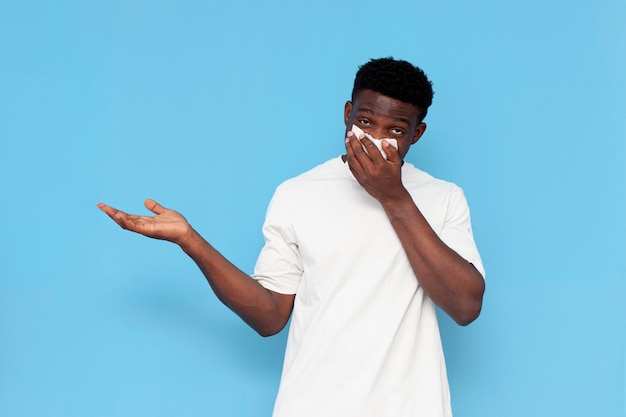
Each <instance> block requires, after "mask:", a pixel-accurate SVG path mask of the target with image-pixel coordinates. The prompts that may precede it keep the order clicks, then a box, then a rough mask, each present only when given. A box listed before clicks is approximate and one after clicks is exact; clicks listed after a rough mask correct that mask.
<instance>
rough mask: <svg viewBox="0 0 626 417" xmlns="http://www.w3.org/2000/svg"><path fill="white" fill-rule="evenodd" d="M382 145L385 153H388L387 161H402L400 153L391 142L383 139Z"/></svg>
mask: <svg viewBox="0 0 626 417" xmlns="http://www.w3.org/2000/svg"><path fill="white" fill-rule="evenodd" d="M382 147H383V150H384V151H385V153H386V154H387V161H389V162H392V163H394V164H395V163H399V162H401V161H400V154H399V153H398V150H397V149H396V148H395V147H394V146H393V145H391V144H389V142H387V141H386V140H383V141H382Z"/></svg>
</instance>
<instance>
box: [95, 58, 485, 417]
mask: <svg viewBox="0 0 626 417" xmlns="http://www.w3.org/2000/svg"><path fill="white" fill-rule="evenodd" d="M432 95H433V92H432V86H431V83H430V81H428V79H427V77H426V75H425V74H424V73H423V72H422V70H420V69H419V68H417V67H414V66H413V65H412V64H410V63H408V62H406V61H399V60H394V59H392V58H383V59H377V60H371V61H370V62H368V63H366V64H365V65H363V66H362V67H361V68H360V69H359V71H358V72H357V75H356V78H355V83H354V88H353V92H352V100H351V101H348V102H347V103H346V105H345V111H344V121H345V124H346V154H345V155H342V156H341V157H337V158H334V159H332V160H330V161H328V162H326V163H324V164H322V165H320V166H318V167H316V168H314V169H312V170H310V171H308V172H306V173H304V174H302V175H300V176H298V177H296V178H293V179H290V180H288V181H286V182H284V183H283V184H281V185H280V186H279V187H278V188H277V190H276V193H275V194H274V197H273V198H272V202H271V203H270V206H269V209H268V212H267V217H266V221H265V224H264V226H263V233H264V236H265V241H266V243H265V246H264V248H263V249H262V251H261V254H260V255H259V259H258V261H257V265H256V267H255V271H254V274H253V275H252V276H249V275H247V274H246V273H244V272H242V271H240V270H239V269H237V268H236V267H235V266H234V265H232V264H231V263H230V262H229V261H228V260H226V259H225V258H224V257H223V256H222V255H221V254H220V253H219V252H217V251H216V250H215V249H214V248H213V247H212V246H211V245H210V244H209V243H207V242H206V241H205V240H204V239H203V238H202V237H201V236H200V235H199V234H198V233H197V232H196V231H195V230H194V229H193V228H192V227H191V226H190V225H189V224H188V223H187V221H186V220H185V218H184V217H183V216H182V215H180V214H179V213H177V212H175V211H173V210H169V209H166V208H164V207H162V206H161V205H159V204H158V203H156V202H155V201H153V200H146V207H147V208H148V209H150V210H151V211H152V212H154V213H155V214H156V216H154V217H148V216H137V215H129V214H126V213H124V212H122V211H119V210H116V209H114V208H112V207H109V206H107V205H105V204H102V203H100V204H99V205H98V206H99V207H100V208H101V209H102V210H103V211H104V212H105V213H106V214H108V215H109V216H110V217H111V218H112V219H113V220H114V221H115V222H116V223H118V224H119V225H120V226H121V227H123V228H125V229H128V230H131V231H134V232H137V233H141V234H144V235H146V236H149V237H153V238H157V239H164V240H168V241H171V242H174V243H176V244H178V245H179V246H180V247H181V248H182V249H183V250H184V251H185V252H186V253H187V254H188V255H189V256H190V257H191V258H192V259H193V260H194V261H195V262H196V263H197V264H198V266H199V267H200V269H201V270H202V272H203V273H204V275H205V276H206V278H207V280H208V282H209V284H210V285H211V287H212V288H213V290H214V291H215V294H216V295H217V296H218V298H219V299H220V300H221V301H222V302H223V303H224V304H226V305H227V306H228V307H229V308H231V309H232V310H233V311H234V312H235V313H237V314H238V315H239V316H240V317H241V318H242V319H243V320H245V321H246V322H247V323H248V324H249V325H250V326H252V327H253V328H254V329H255V330H256V331H258V332H259V333H260V334H261V335H271V334H275V333H277V332H279V331H280V330H281V329H282V328H283V327H284V326H285V324H286V323H287V320H288V319H289V317H290V316H292V320H291V324H290V329H289V337H288V342H287V350H286V354H285V362H284V368H283V375H282V378H281V385H280V389H279V393H278V398H277V400H276V405H275V409H274V416H275V417H294V416H297V417H307V416H316V417H319V416H324V417H333V416H337V417H339V416H341V417H350V416H354V417H357V416H358V417H368V416H372V417H374V416H377V417H378V416H393V417H416V416H428V417H433V416H450V415H451V410H450V399H449V389H448V382H447V377H446V370H445V363H444V359H443V352H442V348H441V341H440V337H439V329H438V324H437V318H436V314H435V305H438V306H439V307H441V308H442V309H443V310H444V311H445V312H446V313H447V314H449V315H450V316H451V317H452V318H453V319H454V320H455V321H457V322H458V323H459V324H461V325H466V324H469V323H470V322H472V321H473V320H474V319H476V318H477V317H478V315H479V313H480V309H481V305H482V297H483V292H484V280H483V276H484V270H483V267H482V263H481V260H480V256H479V254H478V251H477V250H476V246H475V244H474V241H473V237H472V232H471V225H470V217H469V209H468V207H467V203H466V201H465V198H464V196H463V193H462V191H461V190H460V188H458V187H457V186H455V185H454V184H451V183H448V182H444V181H441V180H437V179H435V178H433V177H431V176H430V175H428V174H426V173H425V172H423V171H420V170H418V169H417V168H415V167H414V166H412V165H411V164H409V163H404V161H403V159H404V156H405V155H406V153H407V152H408V150H409V148H410V146H411V145H413V144H414V143H416V142H417V141H418V140H419V139H420V137H421V136H422V135H423V134H424V131H425V130H426V124H424V123H423V119H424V117H425V116H426V113H427V110H428V107H429V106H430V104H431V102H432ZM354 126H356V127H358V128H359V129H361V131H362V132H364V133H365V134H366V135H363V134H362V133H359V137H357V136H356V135H355V134H354V133H353V132H352V130H353V127H354ZM371 139H374V141H376V140H380V139H383V140H382V141H381V145H380V146H381V149H382V151H384V154H385V155H386V158H385V157H384V156H383V153H381V152H380V151H379V149H378V148H377V146H376V145H375V143H374V141H373V140H371ZM394 141H395V143H396V144H397V150H396V148H395V147H394V146H392V142H394Z"/></svg>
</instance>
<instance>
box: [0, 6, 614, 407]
mask: <svg viewBox="0 0 626 417" xmlns="http://www.w3.org/2000/svg"><path fill="white" fill-rule="evenodd" d="M91 3H92V4H88V2H78V1H59V2H43V1H22V2H3V3H2V5H0V51H1V55H0V56H1V57H2V58H1V64H2V65H0V75H1V77H0V139H1V148H0V150H1V151H0V160H1V163H0V185H1V190H2V194H1V204H0V219H1V221H2V231H1V232H0V415H2V416H16V417H18V416H41V415H46V416H64V417H68V416H172V415H179V416H201V415H205V416H206V415H209V416H212V415H215V416H222V417H228V416H269V415H270V412H271V408H272V404H273V400H274V395H275V392H276V389H277V385H278V379H279V375H280V367H281V361H282V353H283V349H284V343H285V334H284V332H283V333H282V334H280V335H278V336H277V337H274V338H270V339H262V338H260V337H258V336H257V335H256V334H255V333H254V332H252V331H251V330H249V329H248V328H247V327H246V326H245V325H244V324H243V323H241V322H240V321H239V319H238V318H237V317H236V316H234V315H233V314H232V313H231V312H230V311H228V310H227V309H226V308H225V307H223V306H222V305H221V304H220V303H219V302H218V301H217V300H216V298H215V297H214V296H213V295H212V293H211V291H210V289H209V287H208V285H206V283H205V282H204V279H203V278H202V276H201V274H200V273H199V272H198V271H197V270H196V268H195V266H194V264H193V263H192V262H191V261H189V260H188V259H186V257H185V255H184V254H183V253H182V252H181V251H180V250H179V249H177V248H176V247H174V246H173V245H171V244H168V243H164V242H156V241H150V240H147V239H145V238H142V237H140V236H135V235H131V234H128V233H125V232H123V231H121V230H119V229H118V228H117V227H116V226H115V225H114V224H112V223H111V222H110V220H109V219H108V218H106V217H105V216H104V215H103V214H102V213H100V212H99V211H98V210H97V209H96V207H95V204H96V202H98V201H105V202H108V203H110V204H114V205H116V206H119V207H121V208H124V209H126V210H129V211H140V212H143V211H144V209H143V207H142V201H143V199H144V198H145V197H152V198H155V199H158V200H159V201H161V202H162V203H163V204H165V205H168V206H171V207H175V208H177V209H178V210H180V211H182V212H183V213H184V214H185V215H186V216H187V218H188V219H189V220H190V222H191V223H192V224H193V225H194V226H195V227H196V228H197V229H198V230H200V231H201V232H202V233H203V234H204V235H205V237H207V239H209V240H210V241H211V242H212V243H213V244H214V245H215V246H216V247H218V248H219V249H220V250H222V251H223V253H224V254H225V255H227V256H228V257H229V258H230V259H231V260H233V261H234V262H235V263H236V264H237V265H238V266H240V267H241V268H242V269H244V270H247V271H251V269H252V267H253V265H254V262H255V260H256V255H257V253H258V250H259V249H260V246H261V244H262V237H261V234H260V227H261V224H262V221H263V216H264V213H265V208H266V205H267V203H268V201H269V198H270V196H271V194H272V192H273V190H274V187H275V186H276V185H277V184H278V183H279V182H281V181H282V180H284V179H286V178H288V177H290V176H293V175H295V174H297V173H299V172H301V171H303V170H305V169H308V168H310V167H312V166H314V165H317V164H318V163H321V162H323V161H325V160H326V159H328V158H331V157H334V156H336V155H338V154H340V153H341V152H342V149H343V136H342V135H343V129H344V127H343V125H342V109H343V104H344V102H345V100H346V99H347V98H348V97H349V93H350V88H351V83H352V80H353V76H354V72H355V71H356V69H357V66H358V65H359V64H361V63H363V62H365V61H366V60H367V59H369V58H371V57H380V56H388V55H393V56H394V57H397V58H403V59H407V60H409V61H412V62H414V63H416V64H418V65H420V66H422V67H423V68H424V69H425V70H426V72H427V73H428V74H429V76H430V77H431V79H432V80H433V82H434V87H435V91H436V96H435V104H434V105H433V107H432V108H431V112H430V114H429V116H428V118H427V122H428V124H429V128H428V130H427V132H426V135H425V137H424V138H423V139H422V140H421V141H420V143H419V144H418V145H416V146H415V147H414V148H413V149H412V151H411V153H410V154H409V156H408V159H409V160H410V161H411V162H413V163H415V164H416V165H418V166H420V167H422V168H423V169H425V170H427V171H429V172H431V173H432V174H434V175H436V176H439V177H441V178H445V179H448V180H451V181H454V182H456V183H458V184H459V185H461V186H462V187H463V188H464V190H465V192H466V195H467V196H468V199H469V201H470V205H471V207H472V215H473V223H474V229H475V235H476V239H477V242H478V245H479V248H480V249H481V253H482V255H483V258H484V262H485V266H486V268H487V271H488V277H487V279H488V286H487V287H488V288H487V293H486V298H485V305H484V310H483V314H482V316H481V318H480V319H479V320H478V321H477V322H475V323H474V324H472V325H471V326H469V327H467V328H461V327H458V326H456V325H454V324H452V322H451V321H450V320H449V319H447V318H446V317H444V316H443V315H442V316H441V326H442V333H443V339H444V345H445V352H446V356H447V359H448V368H449V376H450V382H451V388H452V395H453V407H454V410H455V413H456V415H458V416H477V417H478V416H479V417H490V416H493V417H501V416H509V417H514V416H556V415H563V416H581V417H582V416H585V417H586V416H592V415H593V416H624V415H625V397H626V395H625V394H626V393H625V388H626V382H625V381H626V363H625V362H626V339H625V337H626V331H625V329H626V311H625V307H624V304H625V303H624V294H626V291H625V290H626V288H625V287H626V284H625V281H624V277H625V275H626V270H625V267H624V263H623V261H621V258H622V257H623V256H622V255H623V253H624V252H625V249H626V242H625V239H624V236H626V222H625V221H624V213H626V197H625V194H624V183H625V180H626V168H625V167H626V145H625V144H624V143H625V138H626V127H625V124H624V115H626V78H625V77H624V74H626V25H624V22H626V3H624V2H623V1H617V0H613V1H611V0H606V1H595V0H593V1H592V0H579V1H576V2H557V1H554V0H549V1H539V0H527V1H514V2H498V1H482V2H480V1H479V2H465V1H451V2H435V1H423V2H416V1H406V2H403V1H394V0H391V1H389V2H386V3H384V5H383V3H381V2H373V1H362V2H357V1H353V0H350V1H345V2H334V1H318V2H311V4H308V5H300V4H297V2H288V1H283V2H269V3H268V2H252V1H248V2H243V1H237V0H235V1H229V2H220V3H218V2H201V1H189V2H175V1H169V0H163V1H158V2H147V1H141V0H135V1H121V0H120V1H111V2H98V3H96V2H91Z"/></svg>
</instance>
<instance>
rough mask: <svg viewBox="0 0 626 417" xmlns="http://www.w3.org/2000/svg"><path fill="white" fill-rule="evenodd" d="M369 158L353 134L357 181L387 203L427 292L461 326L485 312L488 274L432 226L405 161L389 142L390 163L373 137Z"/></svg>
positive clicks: (350, 149)
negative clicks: (404, 171) (409, 184)
mask: <svg viewBox="0 0 626 417" xmlns="http://www.w3.org/2000/svg"><path fill="white" fill-rule="evenodd" d="M363 144H364V145H365V146H366V147H367V148H368V152H369V154H370V155H372V156H371V157H370V156H367V154H365V152H363V149H362V147H361V144H359V143H358V139H356V138H355V137H354V136H349V137H348V140H347V143H346V149H347V161H348V164H349V166H350V169H351V170H352V172H353V174H354V176H355V178H356V179H357V181H358V182H359V183H360V184H361V186H363V188H364V189H365V190H366V191H367V192H368V193H369V194H370V195H372V197H374V198H376V199H377V200H378V201H379V202H380V204H381V205H382V207H383V209H384V210H385V213H386V214H387V217H388V218H389V221H390V222H391V225H392V226H393V228H394V230H395V232H396V234H397V235H398V238H399V239H400V242H401V243H402V246H403V248H404V250H405V252H406V254H407V257H408V259H409V262H410V264H411V267H412V268H413V272H414V273H415V276H416V277H417V280H418V281H419V284H420V285H421V286H422V288H423V289H424V291H425V292H426V294H428V296H429V297H430V298H431V299H432V300H433V301H434V302H435V304H437V305H438V306H439V307H440V308H441V309H443V310H444V311H445V312H446V313H447V314H448V315H449V316H450V317H452V318H453V319H454V320H455V321H456V322H457V323H458V324H460V325H463V326H465V325H468V324H469V323H471V322H472V321H474V320H475V319H476V318H477V317H478V315H479V314H480V310H481V307H482V299H483V294H484V291H485V282H484V279H483V276H482V275H481V274H480V272H478V270H477V269H476V268H475V267H474V266H473V265H472V264H471V263H469V262H467V261H466V260H465V259H463V258H462V257H461V256H460V255H459V254H458V253H456V252H455V251H454V250H452V249H451V248H450V247H448V246H447V245H446V244H445V243H444V242H443V241H442V240H441V239H440V238H439V236H437V234H436V233H435V231H434V230H433V229H432V228H431V227H430V225H429V224H428V222H427V221H426V219H425V218H424V216H423V214H422V213H421V211H420V210H419V208H418V207H417V206H416V205H415V202H414V201H413V199H412V197H411V195H410V194H409V192H408V191H407V190H406V188H404V186H403V185H402V181H401V174H400V173H401V166H402V161H401V160H400V157H399V155H398V153H397V152H396V151H395V149H394V148H393V147H392V146H390V145H388V144H384V145H383V146H384V150H385V152H386V153H387V155H388V158H389V159H388V160H385V159H384V158H383V157H382V155H381V154H380V152H377V151H378V150H377V149H376V147H375V145H374V144H373V143H372V142H370V141H369V140H367V139H364V140H363Z"/></svg>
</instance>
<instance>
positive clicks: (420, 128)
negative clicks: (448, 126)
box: [411, 123, 426, 145]
mask: <svg viewBox="0 0 626 417" xmlns="http://www.w3.org/2000/svg"><path fill="white" fill-rule="evenodd" d="M424 132H426V123H418V124H417V126H415V131H414V132H413V139H411V145H414V144H416V143H417V141H418V140H420V138H421V137H422V135H423V134H424Z"/></svg>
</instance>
